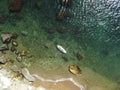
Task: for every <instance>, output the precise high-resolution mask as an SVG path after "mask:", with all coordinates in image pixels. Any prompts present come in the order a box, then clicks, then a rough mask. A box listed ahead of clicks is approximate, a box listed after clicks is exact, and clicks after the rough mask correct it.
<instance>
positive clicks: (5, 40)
mask: <svg viewBox="0 0 120 90" xmlns="http://www.w3.org/2000/svg"><path fill="white" fill-rule="evenodd" d="M11 37H12V34H10V33H2V34H1V39H2V42H3V43H6V44H8V43H9V42H10V41H11Z"/></svg>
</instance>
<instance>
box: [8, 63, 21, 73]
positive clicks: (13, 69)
mask: <svg viewBox="0 0 120 90" xmlns="http://www.w3.org/2000/svg"><path fill="white" fill-rule="evenodd" d="M10 69H11V70H12V71H14V72H20V70H19V68H18V67H17V66H16V65H13V66H12V67H10Z"/></svg>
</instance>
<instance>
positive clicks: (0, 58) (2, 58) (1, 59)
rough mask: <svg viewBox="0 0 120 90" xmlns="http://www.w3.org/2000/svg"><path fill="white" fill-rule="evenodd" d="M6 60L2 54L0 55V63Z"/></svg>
mask: <svg viewBox="0 0 120 90" xmlns="http://www.w3.org/2000/svg"><path fill="white" fill-rule="evenodd" d="M6 61H7V60H6V59H5V57H4V56H1V57H0V63H1V64H5V63H6Z"/></svg>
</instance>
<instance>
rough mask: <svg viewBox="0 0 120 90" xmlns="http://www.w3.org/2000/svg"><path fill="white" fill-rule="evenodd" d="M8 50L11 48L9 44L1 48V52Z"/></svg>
mask: <svg viewBox="0 0 120 90" xmlns="http://www.w3.org/2000/svg"><path fill="white" fill-rule="evenodd" d="M8 49H9V47H8V45H7V44H2V45H1V46H0V51H5V50H8Z"/></svg>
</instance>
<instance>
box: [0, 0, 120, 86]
mask: <svg viewBox="0 0 120 90" xmlns="http://www.w3.org/2000/svg"><path fill="white" fill-rule="evenodd" d="M38 1H39V0H38ZM34 2H35V1H34V0H30V1H29V2H26V4H25V5H24V7H23V8H22V11H21V13H20V14H19V15H20V16H19V17H17V16H16V17H15V16H14V14H12V13H9V11H8V7H7V5H8V2H7V1H6V0H2V1H1V2H0V4H1V8H2V9H1V11H0V13H1V16H4V14H5V15H6V17H5V18H6V21H5V22H4V23H1V24H0V28H1V32H4V31H5V32H6V31H7V32H17V33H19V35H20V36H19V38H18V41H19V43H20V48H19V49H23V48H25V49H26V50H28V52H32V53H33V54H35V58H36V59H33V60H30V62H33V63H36V62H37V63H38V62H39V63H40V65H43V67H45V68H44V69H46V68H47V69H48V68H49V69H50V70H55V69H57V66H58V67H61V66H62V65H64V64H65V65H66V63H68V65H69V64H77V65H79V66H84V67H89V68H91V69H92V70H94V71H95V72H97V73H99V74H101V75H103V76H105V77H107V78H108V79H110V80H112V81H114V82H117V83H118V84H119V83H120V79H119V76H120V61H119V60H120V1H119V0H104V1H103V0H87V1H86V0H81V1H79V0H75V1H73V5H72V7H70V8H69V12H70V14H71V17H69V18H67V19H65V20H63V21H62V22H61V21H56V19H55V13H56V8H57V6H56V4H55V1H49V0H43V1H41V3H42V6H41V7H40V8H36V7H35V6H34ZM2 3H5V5H3V4H2ZM5 6H6V7H5ZM21 16H22V17H21ZM61 28H62V29H61ZM59 29H61V30H63V31H62V32H60V31H59ZM21 31H26V32H27V33H28V35H27V36H23V35H21ZM31 40H32V41H31ZM21 44H23V45H21ZM57 44H61V45H62V46H63V47H65V49H66V50H67V51H68V54H67V55H63V54H61V53H60V52H58V51H57V49H56V45H57ZM36 47H37V48H36ZM47 48H48V49H47ZM77 52H81V53H83V54H84V58H83V61H80V62H79V61H78V60H76V59H77V58H76V53H77ZM61 59H62V60H61ZM53 60H54V61H53ZM60 60H61V61H60ZM26 62H27V64H28V62H29V61H26ZM53 65H56V68H54V66H53ZM40 67H41V66H40ZM48 71H49V70H48Z"/></svg>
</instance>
